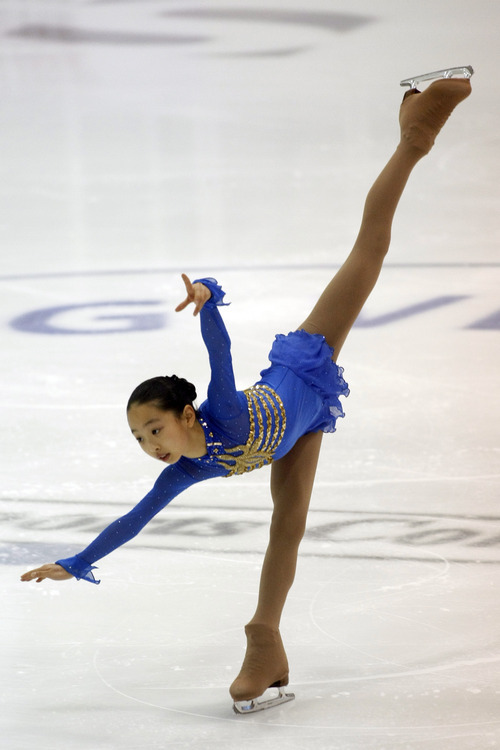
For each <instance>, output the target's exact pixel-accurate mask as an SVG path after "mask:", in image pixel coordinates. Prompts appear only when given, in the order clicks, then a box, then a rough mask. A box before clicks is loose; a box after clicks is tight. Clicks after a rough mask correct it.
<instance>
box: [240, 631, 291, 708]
mask: <svg viewBox="0 0 500 750" xmlns="http://www.w3.org/2000/svg"><path fill="white" fill-rule="evenodd" d="M245 633H246V637H247V650H246V654H245V659H244V660H243V665H242V667H241V670H240V673H239V675H238V677H237V678H236V679H235V681H234V682H233V684H232V685H231V687H230V688H229V692H230V693H231V697H232V698H233V700H234V706H233V708H234V711H235V712H236V713H238V714H249V713H255V711H263V710H264V709H266V708H271V707H272V706H278V705H280V704H282V703H286V702H287V701H291V700H293V699H294V698H295V696H294V694H293V693H286V692H285V691H284V687H285V686H286V685H288V660H287V658H286V653H285V649H284V648H283V643H282V640H281V636H280V634H279V630H278V629H274V628H271V627H269V626H268V625H260V624H250V625H247V626H246V627H245ZM271 689H273V690H274V693H275V694H274V695H273V694H271V692H270V691H271Z"/></svg>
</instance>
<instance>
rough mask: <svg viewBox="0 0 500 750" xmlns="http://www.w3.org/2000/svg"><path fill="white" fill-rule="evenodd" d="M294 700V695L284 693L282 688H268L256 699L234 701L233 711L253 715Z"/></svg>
mask: <svg viewBox="0 0 500 750" xmlns="http://www.w3.org/2000/svg"><path fill="white" fill-rule="evenodd" d="M294 699H295V694H294V693H286V692H285V688H284V687H274V686H272V687H270V688H268V689H267V690H266V692H265V693H263V694H262V695H260V696H259V697H258V698H252V700H249V701H235V703H234V704H233V711H234V713H235V714H243V715H246V714H254V713H256V712H257V711H265V710H266V709H268V708H274V707H275V706H281V704H282V703H288V701H293V700H294Z"/></svg>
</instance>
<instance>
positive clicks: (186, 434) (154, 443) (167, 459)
mask: <svg viewBox="0 0 500 750" xmlns="http://www.w3.org/2000/svg"><path fill="white" fill-rule="evenodd" d="M127 418H128V423H129V425H130V429H131V430H132V435H133V436H134V437H135V438H136V440H137V441H138V442H139V445H140V446H141V448H142V449H143V451H144V452H145V453H147V454H148V456H151V457H152V458H156V459H158V460H159V461H163V462H164V463H167V464H175V463H176V462H177V461H178V460H179V459H180V458H181V456H188V457H189V458H194V457H196V456H193V455H192V454H193V452H198V453H199V448H198V450H197V449H196V448H195V442H194V436H195V432H196V430H195V429H194V428H195V424H198V422H197V420H196V414H195V412H194V409H193V408H192V407H191V406H186V407H184V411H183V413H182V414H181V415H180V416H179V415H178V414H176V413H175V412H174V411H164V410H163V409H159V408H158V407H157V406H155V405H154V403H147V404H140V405H139V404H133V405H132V406H131V407H130V409H129V411H128V414H127Z"/></svg>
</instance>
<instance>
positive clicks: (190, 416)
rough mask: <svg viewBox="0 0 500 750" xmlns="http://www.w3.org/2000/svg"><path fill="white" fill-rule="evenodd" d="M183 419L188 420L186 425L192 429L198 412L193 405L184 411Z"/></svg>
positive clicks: (187, 405) (186, 407) (188, 405)
mask: <svg viewBox="0 0 500 750" xmlns="http://www.w3.org/2000/svg"><path fill="white" fill-rule="evenodd" d="M182 417H183V419H185V420H186V424H187V426H188V427H192V426H193V425H194V423H195V422H196V412H195V410H194V409H193V407H192V406H191V404H186V406H185V407H184V409H183V411H182Z"/></svg>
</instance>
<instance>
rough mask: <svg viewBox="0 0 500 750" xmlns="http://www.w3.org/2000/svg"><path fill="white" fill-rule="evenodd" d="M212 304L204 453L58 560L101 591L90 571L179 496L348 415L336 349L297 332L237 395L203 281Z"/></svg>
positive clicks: (206, 322) (217, 301)
mask: <svg viewBox="0 0 500 750" xmlns="http://www.w3.org/2000/svg"><path fill="white" fill-rule="evenodd" d="M198 281H200V282H202V283H203V284H205V286H207V287H208V288H209V289H210V291H211V293H212V297H211V298H210V299H209V300H208V302H206V303H205V304H204V306H203V308H202V310H201V312H200V322H201V333H202V336H203V340H204V342H205V345H206V347H207V350H208V355H209V360H210V370H211V378H210V384H209V386H208V392H207V399H206V401H204V402H203V403H202V405H201V406H200V409H199V421H200V424H201V426H202V427H203V430H204V433H205V439H206V444H207V453H206V455H205V456H202V457H201V458H186V457H184V456H183V457H182V458H180V459H179V461H177V462H176V463H175V464H172V465H170V466H168V467H167V468H166V469H164V470H163V471H162V473H161V474H160V476H159V477H158V479H157V480H156V482H155V484H154V486H153V488H152V490H151V491H150V492H149V493H148V494H147V495H146V496H145V497H144V498H143V499H142V500H141V501H140V502H139V503H138V504H137V505H136V506H135V507H134V508H132V510H131V511H129V512H128V513H127V514H126V515H124V516H122V517H121V518H119V519H117V520H116V521H113V522H112V523H111V524H110V525H109V526H107V527H106V528H105V529H104V531H102V532H101V534H99V536H98V537H97V538H96V539H94V541H93V542H91V543H90V544H89V546H88V547H86V548H85V549H84V550H83V551H82V552H80V553H79V554H77V555H75V556H74V557H70V558H67V559H64V560H58V561H57V563H58V564H59V565H62V567H63V568H65V570H67V571H68V572H69V573H71V574H72V575H73V576H75V578H78V579H80V578H84V579H85V580H87V581H91V582H92V583H99V581H96V580H95V578H94V575H93V573H92V570H93V568H94V567H95V566H93V563H94V562H96V561H97V560H100V559H101V558H102V557H104V556H105V555H108V554H109V553H110V552H112V551H113V550H114V549H116V548H117V547H119V546H121V545H122V544H124V543H125V542H127V541H129V540H130V539H132V538H133V537H134V536H136V534H138V533H139V531H140V530H141V529H142V528H143V527H144V526H145V525H146V524H147V523H148V522H149V521H150V520H151V519H152V518H153V517H154V516H155V515H156V514H157V513H159V511H161V510H162V509H163V508H165V506H166V505H168V503H169V502H170V501H171V500H172V499H173V498H174V497H176V496H177V495H178V494H179V493H180V492H182V491H183V490H185V489H187V488H188V487H190V486H191V485H193V484H195V483H197V482H201V481H203V480H204V479H210V478H212V477H230V476H233V475H234V474H242V473H245V472H248V471H252V470H253V469H257V468H260V467H262V466H266V465H267V464H270V463H271V462H272V461H274V460H276V459H278V458H281V457H282V456H284V455H285V454H286V453H288V451H289V450H290V449H291V448H292V447H293V446H294V445H295V443H296V442H297V440H298V439H299V438H300V437H301V436H302V435H305V434H306V433H308V432H318V431H320V430H322V431H323V432H333V431H334V430H335V422H336V420H337V418H338V417H343V416H344V412H343V410H342V406H341V404H340V401H339V396H347V395H348V394H349V389H348V386H347V383H346V382H345V381H344V379H343V377H342V372H343V370H342V368H341V367H338V366H337V364H336V363H335V362H333V361H332V355H333V349H332V348H331V347H329V346H328V344H327V343H326V341H325V339H324V337H323V336H320V335H319V334H311V333H307V332H306V331H304V330H300V331H293V332H292V333H289V334H288V335H286V336H285V335H283V334H279V335H277V336H276V338H275V341H274V342H273V345H272V348H271V351H270V353H269V360H270V362H271V365H270V367H268V368H266V369H265V370H262V372H261V373H260V380H259V381H258V382H257V383H255V385H253V386H252V387H251V388H248V389H247V390H245V391H238V390H237V389H236V385H235V380H234V373H233V365H232V358H231V341H230V338H229V335H228V333H227V330H226V327H225V325H224V321H223V320H222V317H221V315H220V312H219V310H218V307H219V306H222V305H224V304H225V303H224V302H223V298H224V292H223V291H222V289H221V287H220V286H219V285H218V284H217V282H216V281H215V279H198Z"/></svg>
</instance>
